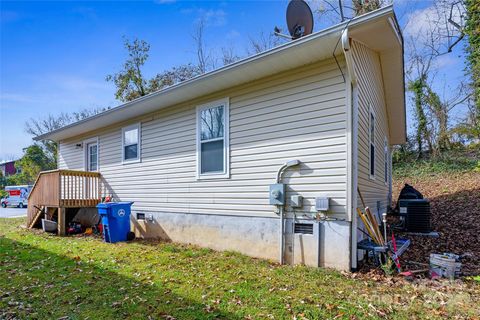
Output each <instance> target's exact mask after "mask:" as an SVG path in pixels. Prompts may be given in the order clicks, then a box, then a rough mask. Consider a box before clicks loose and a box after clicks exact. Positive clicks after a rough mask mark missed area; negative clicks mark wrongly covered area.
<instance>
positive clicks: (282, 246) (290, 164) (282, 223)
mask: <svg viewBox="0 0 480 320" xmlns="http://www.w3.org/2000/svg"><path fill="white" fill-rule="evenodd" d="M299 164H300V161H299V160H296V159H295V160H290V161H288V162H287V163H285V164H284V165H283V166H281V167H280V169H278V171H277V183H281V181H282V174H283V173H284V172H285V171H286V170H287V169H288V168H290V167H294V166H298V165H299ZM285 193H286V192H285ZM283 203H284V204H283V205H278V213H279V215H280V257H279V259H278V260H279V261H280V264H284V255H283V252H284V251H285V241H284V240H285V239H284V238H285V237H284V233H285V217H284V214H283V211H284V208H285V203H286V197H285V195H283Z"/></svg>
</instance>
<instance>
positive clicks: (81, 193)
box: [27, 170, 101, 224]
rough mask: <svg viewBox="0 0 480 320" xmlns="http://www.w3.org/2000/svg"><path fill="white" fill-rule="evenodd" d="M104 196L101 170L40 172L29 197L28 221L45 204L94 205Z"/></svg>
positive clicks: (60, 205) (63, 205)
mask: <svg viewBox="0 0 480 320" xmlns="http://www.w3.org/2000/svg"><path fill="white" fill-rule="evenodd" d="M100 200H101V188H100V173H98V172H87V171H75V170H51V171H43V172H40V174H39V176H38V178H37V181H36V182H35V185H34V186H33V188H32V190H31V191H30V195H29V197H28V210H27V214H28V222H29V224H30V222H31V221H32V219H34V217H35V216H36V214H37V212H38V210H39V208H41V207H57V208H60V207H64V208H66V207H93V206H96V205H97V204H98V203H99V202H100Z"/></svg>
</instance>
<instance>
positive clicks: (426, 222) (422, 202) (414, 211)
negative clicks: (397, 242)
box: [400, 199, 432, 233]
mask: <svg viewBox="0 0 480 320" xmlns="http://www.w3.org/2000/svg"><path fill="white" fill-rule="evenodd" d="M400 215H402V216H405V229H406V230H407V231H411V232H424V233H428V232H431V231H432V225H431V213H430V202H429V201H428V199H406V200H400Z"/></svg>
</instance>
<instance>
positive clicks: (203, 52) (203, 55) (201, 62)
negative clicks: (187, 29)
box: [192, 16, 215, 73]
mask: <svg viewBox="0 0 480 320" xmlns="http://www.w3.org/2000/svg"><path fill="white" fill-rule="evenodd" d="M206 24H207V20H206V18H205V16H201V17H200V18H199V19H198V21H197V23H196V24H195V29H194V31H193V33H192V39H193V41H194V43H195V48H196V49H195V51H196V52H195V53H196V55H197V66H198V69H199V71H200V73H206V72H207V71H209V70H211V69H214V68H215V63H214V61H213V58H212V52H211V51H210V50H209V49H208V48H207V46H206V44H205V39H204V32H205V27H206Z"/></svg>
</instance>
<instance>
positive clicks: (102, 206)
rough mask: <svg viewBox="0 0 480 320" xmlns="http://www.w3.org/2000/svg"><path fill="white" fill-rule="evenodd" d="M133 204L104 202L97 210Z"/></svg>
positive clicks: (98, 205)
mask: <svg viewBox="0 0 480 320" xmlns="http://www.w3.org/2000/svg"><path fill="white" fill-rule="evenodd" d="M132 204H133V202H102V203H99V204H97V208H100V209H107V208H113V207H115V206H121V205H130V206H131V205H132Z"/></svg>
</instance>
